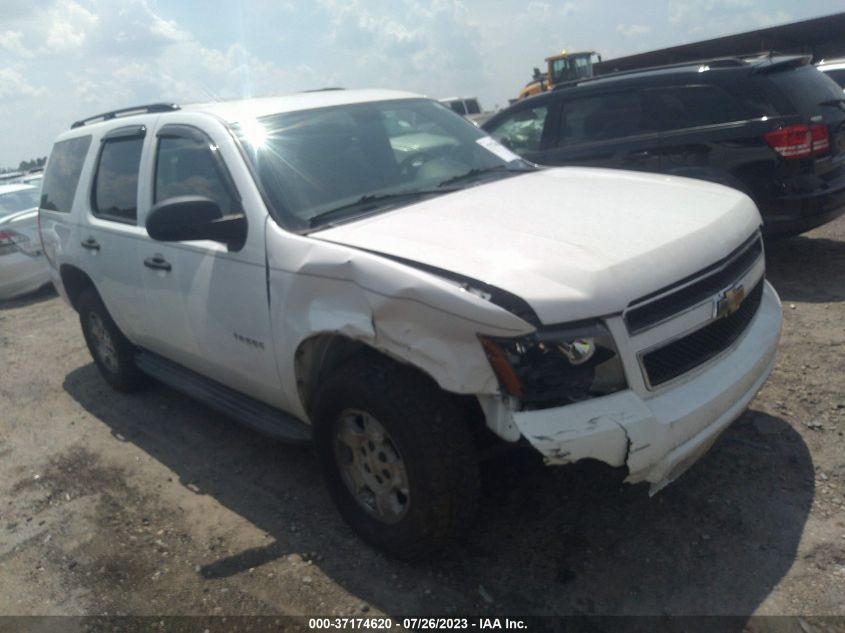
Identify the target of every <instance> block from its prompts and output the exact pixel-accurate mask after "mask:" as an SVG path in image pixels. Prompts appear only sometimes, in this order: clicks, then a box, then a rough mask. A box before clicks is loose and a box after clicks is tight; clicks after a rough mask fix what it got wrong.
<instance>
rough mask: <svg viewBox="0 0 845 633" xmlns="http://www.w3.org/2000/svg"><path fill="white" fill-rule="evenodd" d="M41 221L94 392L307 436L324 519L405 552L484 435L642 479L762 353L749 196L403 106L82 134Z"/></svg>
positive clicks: (671, 461)
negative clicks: (592, 161) (517, 144)
mask: <svg viewBox="0 0 845 633" xmlns="http://www.w3.org/2000/svg"><path fill="white" fill-rule="evenodd" d="M408 135H411V136H412V137H413V142H407V140H408V139H407V138H403V137H407V136H408ZM40 226H41V236H42V241H43V246H44V250H45V253H46V254H47V257H48V259H49V261H50V263H51V267H52V268H51V270H52V276H53V281H54V282H55V284H56V286H57V288H58V289H59V291H60V292H61V294H62V295H63V296H64V297H65V298H66V299H67V301H68V302H69V303H70V304H71V305H72V306H73V307H74V308H75V309H76V310H77V311H78V312H79V315H80V321H81V325H82V331H83V333H84V335H85V340H86V342H87V343H88V347H89V348H90V350H91V353H92V355H93V358H94V360H95V362H96V364H97V366H98V367H99V369H100V371H101V372H102V374H103V376H104V378H105V379H106V380H107V381H108V382H109V383H110V384H111V385H112V386H114V387H115V388H117V389H121V390H128V389H132V388H135V387H136V386H138V384H139V383H140V382H141V379H142V378H143V377H144V376H145V375H152V376H153V377H155V378H157V379H159V380H162V381H164V382H166V383H168V384H170V385H172V386H174V387H175V388H177V389H180V390H182V391H184V392H187V393H188V394H191V395H193V396H195V397H197V398H198V399H200V400H202V401H203V402H204V403H205V404H207V405H208V406H210V407H212V408H216V409H218V410H220V411H223V412H225V413H227V414H229V415H231V416H232V417H234V418H237V419H238V420H240V421H242V422H244V423H246V424H248V425H251V426H253V427H255V428H257V429H259V430H261V431H263V432H265V433H268V434H270V435H272V436H274V437H279V438H284V439H288V440H294V441H311V440H313V443H314V446H315V449H316V452H317V455H318V458H319V461H320V464H321V466H322V469H323V471H324V474H325V479H326V482H327V485H328V487H329V489H330V491H331V494H332V496H333V498H334V500H335V502H336V503H337V505H338V507H339V509H340V512H341V513H342V515H343V516H344V518H345V519H346V520H347V521H348V522H349V523H350V524H351V525H352V526H353V527H354V528H355V530H356V531H357V532H358V534H359V535H360V536H361V537H362V538H363V539H364V540H366V541H368V542H369V543H371V544H373V545H375V546H377V547H380V548H382V549H384V550H385V551H387V552H389V553H390V554H392V555H395V556H399V557H406V558H410V557H419V556H423V555H425V554H426V553H428V552H430V551H431V550H432V549H434V548H437V547H440V546H442V545H443V544H444V543H446V542H447V541H448V540H449V539H450V538H451V537H453V536H454V535H456V534H457V533H458V532H459V531H460V530H462V529H463V528H465V527H466V526H467V525H468V523H469V522H470V521H471V519H472V517H473V513H474V510H475V508H476V505H477V504H476V500H477V497H478V489H479V475H478V451H477V450H476V447H477V444H478V442H479V441H480V438H485V437H489V436H490V435H491V432H492V435H494V436H495V437H497V438H498V439H497V441H501V442H505V443H513V444H517V443H522V444H526V445H530V446H533V447H534V448H535V449H536V450H537V451H539V452H540V453H542V454H543V455H544V456H545V458H546V461H547V462H548V463H549V464H566V463H570V462H576V461H578V460H581V459H585V458H592V459H597V460H600V461H602V462H605V463H607V464H609V465H611V466H617V467H624V468H627V472H628V475H627V480H628V481H630V482H639V481H648V482H651V483H652V485H653V487H654V488H655V489H656V488H659V487H661V486H662V485H664V484H666V483H667V482H669V481H671V480H672V479H674V478H675V477H677V476H678V475H679V474H680V473H681V472H682V471H684V470H685V469H686V468H687V467H688V466H689V465H690V464H691V463H692V462H694V461H695V460H696V459H698V458H699V457H700V456H701V455H702V454H703V453H704V452H705V451H706V450H707V449H708V447H709V446H710V445H711V444H712V443H713V442H714V440H715V439H716V437H717V436H718V435H719V433H720V432H721V431H723V430H724V429H725V427H727V426H728V424H730V422H731V421H732V420H733V419H735V418H736V417H737V416H739V415H740V414H741V413H742V411H743V410H744V409H745V408H746V406H748V403H749V402H750V401H751V399H752V398H753V396H754V394H755V393H756V392H757V390H758V389H759V388H760V386H761V385H762V384H763V382H764V380H765V379H766V377H767V376H768V374H769V372H770V371H771V368H772V365H773V363H774V358H775V349H776V346H777V342H778V338H779V334H780V326H781V309H780V302H779V300H778V297H777V295H776V294H775V292H774V290H773V289H772V288H771V286H770V285H769V284H768V283H767V282H766V281H765V279H764V261H763V245H762V242H761V239H760V234H759V227H760V217H759V215H758V213H757V210H756V208H755V207H754V204H753V203H752V202H751V200H750V199H749V198H748V197H747V196H745V195H743V194H741V193H738V192H737V191H735V190H733V189H729V188H727V187H722V186H719V185H713V184H707V183H704V182H701V181H696V180H686V179H683V178H674V177H668V176H663V175H659V176H658V175H645V174H639V173H629V172H624V171H613V170H601V169H585V168H563V169H541V168H538V167H536V166H534V165H532V164H530V163H527V162H525V161H523V160H521V159H519V158H518V157H516V156H515V155H513V154H512V153H511V152H510V151H509V150H507V149H506V148H504V147H502V146H501V145H499V144H498V143H496V142H495V141H494V140H493V139H491V138H489V137H488V136H485V134H484V133H483V132H482V131H480V130H479V129H478V128H476V127H475V126H473V125H472V124H470V123H468V122H466V121H465V120H463V119H462V118H461V117H459V116H457V115H456V114H454V113H452V112H450V111H449V110H448V109H447V108H445V107H444V106H442V105H441V104H438V103H437V102H435V101H432V100H429V99H424V98H421V97H418V96H415V95H412V94H406V93H399V92H388V91H327V92H316V93H306V94H300V95H293V96H288V97H280V98H268V99H256V100H250V101H237V102H228V103H225V102H224V103H213V104H206V105H195V106H186V107H182V108H179V107H176V106H172V105H153V106H145V107H140V108H135V109H132V110H125V111H117V112H110V113H106V114H103V115H99V116H98V117H92V118H91V119H87V120H85V121H79V122H77V123H75V124H74V125H73V128H72V129H71V130H70V131H68V132H66V133H64V134H62V135H61V136H60V137H59V139H58V141H57V142H56V145H55V147H54V148H53V151H52V154H51V156H50V160H49V162H48V165H47V171H46V175H45V178H44V185H43V198H42V204H41V210H40Z"/></svg>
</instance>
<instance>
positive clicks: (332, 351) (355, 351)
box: [294, 332, 485, 428]
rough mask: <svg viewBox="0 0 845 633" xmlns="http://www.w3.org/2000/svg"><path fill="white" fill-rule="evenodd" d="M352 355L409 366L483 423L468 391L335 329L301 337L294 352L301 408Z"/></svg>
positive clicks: (309, 407) (308, 406)
mask: <svg viewBox="0 0 845 633" xmlns="http://www.w3.org/2000/svg"><path fill="white" fill-rule="evenodd" d="M356 356H370V357H372V358H373V359H383V360H386V361H388V362H390V363H394V364H396V365H397V366H402V367H406V368H408V367H409V368H411V369H413V370H414V371H415V372H416V373H417V374H418V375H419V376H420V378H421V379H424V380H427V381H429V382H431V383H432V385H434V386H435V387H437V388H438V389H439V390H440V391H442V392H443V393H445V394H447V395H448V396H449V397H450V398H451V399H453V400H454V401H455V403H456V404H457V405H458V407H459V408H460V410H461V411H462V412H463V413H464V416H465V418H466V419H467V421H468V422H469V423H470V425H471V427H473V428H481V427H484V426H485V421H484V420H485V418H484V413H483V412H482V409H481V405H480V404H479V402H478V399H477V398H476V397H474V396H472V395H468V394H459V393H453V392H451V391H447V390H446V389H443V387H442V386H441V385H440V384H439V383H438V381H437V379H436V378H435V377H434V376H432V375H431V374H430V373H428V372H427V371H425V369H423V368H422V367H420V366H418V365H415V364H413V363H410V362H408V361H405V360H402V359H398V358H396V357H395V356H393V355H391V354H388V353H387V352H384V351H382V350H380V349H377V348H375V347H373V346H372V345H370V344H368V343H366V342H364V341H361V340H357V339H354V338H351V337H349V336H346V335H344V334H340V333H337V332H323V333H320V334H315V335H313V336H310V337H309V338H307V339H305V340H303V341H302V342H301V343H300V344H299V346H298V347H297V349H296V352H295V354H294V371H295V374H296V387H297V391H298V393H299V398H300V401H301V402H302V407H303V409H304V410H305V412H306V413H307V414H308V415H309V417H310V416H311V414H312V412H313V409H314V405H315V403H316V395H317V392H318V390H319V386H320V384H322V383H324V382H325V380H326V378H327V377H328V376H329V374H331V373H332V372H333V371H334V370H336V369H337V368H339V367H340V366H341V365H343V364H344V363H346V362H347V361H349V360H350V359H352V358H353V357H356Z"/></svg>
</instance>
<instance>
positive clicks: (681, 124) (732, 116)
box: [643, 85, 747, 130]
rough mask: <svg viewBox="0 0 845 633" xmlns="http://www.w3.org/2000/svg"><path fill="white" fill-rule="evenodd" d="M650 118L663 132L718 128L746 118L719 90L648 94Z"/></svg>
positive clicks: (675, 89) (696, 88)
mask: <svg viewBox="0 0 845 633" xmlns="http://www.w3.org/2000/svg"><path fill="white" fill-rule="evenodd" d="M643 98H644V99H645V102H646V104H647V105H646V108H647V110H648V118H649V119H652V120H654V121H655V122H656V123H657V126H658V128H659V129H660V130H678V129H683V128H690V127H700V126H704V125H717V124H719V123H729V122H731V121H741V120H744V119H745V118H747V113H746V111H745V110H744V109H743V107H742V106H741V105H740V104H739V103H738V102H737V101H736V100H735V99H734V98H733V97H732V96H731V95H729V94H728V93H727V92H725V91H724V90H722V89H721V88H718V87H716V86H705V85H699V86H670V87H667V88H655V89H651V90H645V91H644V92H643Z"/></svg>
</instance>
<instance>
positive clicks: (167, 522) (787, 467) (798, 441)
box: [0, 218, 845, 615]
mask: <svg viewBox="0 0 845 633" xmlns="http://www.w3.org/2000/svg"><path fill="white" fill-rule="evenodd" d="M768 259H769V277H770V279H771V281H772V282H773V283H774V285H775V287H776V288H777V290H778V291H779V292H780V294H781V297H782V298H783V302H784V315H785V329H784V334H783V341H782V347H781V353H780V358H779V362H778V365H777V368H776V369H775V372H774V374H773V375H772V377H771V379H770V380H769V382H768V384H767V385H766V386H765V388H764V389H763V391H762V392H761V393H760V394H759V396H758V397H757V399H756V400H755V401H754V403H753V405H752V407H751V410H750V411H749V412H748V413H747V414H746V415H744V416H743V417H742V418H741V419H740V420H738V421H737V422H736V423H735V424H734V425H733V426H732V427H731V428H730V429H729V430H728V431H727V432H726V433H725V434H724V435H723V437H722V438H721V439H720V441H719V442H718V444H717V445H716V446H715V448H714V449H713V450H712V451H711V453H710V454H709V455H708V456H707V457H706V458H705V459H704V460H703V461H701V462H700V463H699V464H697V465H696V466H695V467H694V468H693V469H692V470H691V471H690V472H688V473H687V474H686V475H684V476H683V477H682V478H681V479H680V480H679V481H677V482H675V483H674V484H673V485H671V486H669V487H668V488H667V489H666V490H664V491H663V492H661V493H660V494H659V495H657V496H656V497H654V498H649V496H648V492H647V489H646V488H645V487H642V486H634V487H632V486H620V485H618V483H617V482H616V480H615V479H614V478H613V477H610V476H607V475H606V474H605V473H601V472H600V473H596V472H595V469H593V468H589V467H567V468H557V469H546V468H543V467H542V466H540V465H538V464H537V463H536V462H535V461H534V460H532V459H529V458H527V457H522V456H519V455H513V456H509V457H505V458H499V459H497V460H495V461H492V462H488V463H487V464H486V468H485V494H484V503H483V507H482V510H481V514H480V517H479V520H478V522H477V524H476V526H475V529H474V531H473V532H472V534H471V535H470V536H469V537H468V538H467V540H466V542H463V543H461V544H459V545H457V546H456V547H455V548H454V549H453V550H452V551H449V552H447V553H446V554H445V555H443V556H442V557H441V558H438V559H437V560H433V561H430V562H428V563H425V564H416V565H409V564H403V563H397V562H394V561H391V560H387V559H385V558H384V557H382V556H381V555H379V554H378V553H376V552H374V551H372V550H370V549H368V548H367V547H366V546H364V545H363V544H361V543H360V542H359V541H358V540H357V539H356V538H355V536H354V535H353V534H352V533H351V531H350V529H349V528H347V527H346V526H345V524H344V523H342V521H341V520H340V518H339V517H338V515H337V514H336V512H335V510H334V509H333V506H332V505H331V503H330V501H329V499H328V496H327V494H326V492H325V491H324V489H323V487H322V485H321V482H320V479H319V475H318V471H317V466H316V463H315V460H314V459H313V457H312V455H311V453H310V452H309V451H308V450H305V449H303V448H293V447H290V446H285V445H283V444H278V443H275V442H272V441H268V440H266V439H265V438H263V437H261V436H259V435H256V434H255V433H253V432H251V431H249V430H246V429H244V428H241V427H239V426H238V425H237V424H236V423H235V422H232V421H230V420H228V419H226V418H223V417H221V416H220V415H218V414H216V413H213V412H211V411H209V410H207V409H205V408H204V407H203V406H201V405H199V404H198V403H196V402H194V401H192V400H190V399H188V398H186V397H183V396H181V395H180V394H178V393H176V392H174V391H172V390H171V389H169V388H166V387H164V386H160V385H157V386H152V387H151V388H149V389H148V390H146V391H145V392H143V393H140V394H137V395H132V396H125V395H120V394H117V393H114V392H112V391H111V390H110V389H109V388H108V387H107V386H106V385H105V383H104V382H103V381H102V380H101V379H100V377H99V376H98V374H97V371H96V369H95V367H94V365H93V364H92V362H91V359H90V357H89V355H88V352H87V350H86V348H85V346H84V343H83V340H82V336H81V334H80V332H79V327H78V323H77V320H76V314H75V313H74V312H73V311H72V310H71V309H70V308H69V307H67V306H66V305H65V304H64V303H63V302H62V301H61V300H60V299H58V298H57V297H56V296H55V294H52V293H51V292H41V293H39V294H37V295H35V296H30V297H27V298H26V299H24V300H19V301H16V302H8V303H5V304H0V570H2V571H0V614H7V615H8V614H103V613H108V614H122V613H124V614H208V615H214V614H319V615H327V614H363V613H367V614H370V615H372V614H377V613H386V614H390V615H408V614H427V615H436V614H520V615H528V614H623V613H624V614H653V615H665V614H741V615H746V614H753V613H757V614H812V615H837V614H838V615H845V437H843V432H845V218H842V219H840V220H839V221H838V222H836V223H834V224H832V225H829V226H827V227H824V228H822V229H819V230H816V231H814V232H812V233H810V234H808V235H806V236H804V237H801V238H797V239H793V240H789V241H784V242H780V243H776V244H773V245H770V247H769V252H768Z"/></svg>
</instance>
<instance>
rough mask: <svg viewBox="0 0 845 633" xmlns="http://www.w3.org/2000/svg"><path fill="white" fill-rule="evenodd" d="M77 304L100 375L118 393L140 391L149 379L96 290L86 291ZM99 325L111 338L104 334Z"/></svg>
mask: <svg viewBox="0 0 845 633" xmlns="http://www.w3.org/2000/svg"><path fill="white" fill-rule="evenodd" d="M76 305H77V308H78V309H79V323H80V325H81V326H82V334H83V336H84V337H85V343H86V344H87V345H88V351H89V352H91V357H92V358H93V359H94V363H95V364H96V365H97V369H99V370H100V374H102V376H103V378H105V380H106V382H107V383H109V385H111V386H112V387H113V388H114V389H116V390H117V391H123V392H132V391H136V390H137V389H138V388H140V387H141V386H142V385H143V384H144V383H146V381H147V379H146V376H145V375H144V374H143V373H142V372H141V370H139V369H138V368H137V367H136V366H135V361H134V357H135V348H134V346H133V345H132V343H130V342H129V340H128V339H127V338H126V337H125V336H124V335H123V332H121V331H120V329H119V328H118V327H117V325H116V324H115V322H114V320H113V319H112V318H111V315H110V314H109V311H108V310H107V309H106V306H105V305H103V301H102V299H100V295H99V294H97V291H96V290H94V289H93V288H89V289H87V290H84V291H83V292H82V294H81V295H80V297H79V300H78V302H77V304H76ZM98 325H100V326H101V327H102V331H103V332H105V335H106V337H107V338H105V337H103V336H102V335H101V334H100V332H99V329H100V328H99V327H98ZM104 340H105V341H107V342H108V343H104ZM109 343H110V345H109ZM104 347H109V349H108V350H106V349H104Z"/></svg>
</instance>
